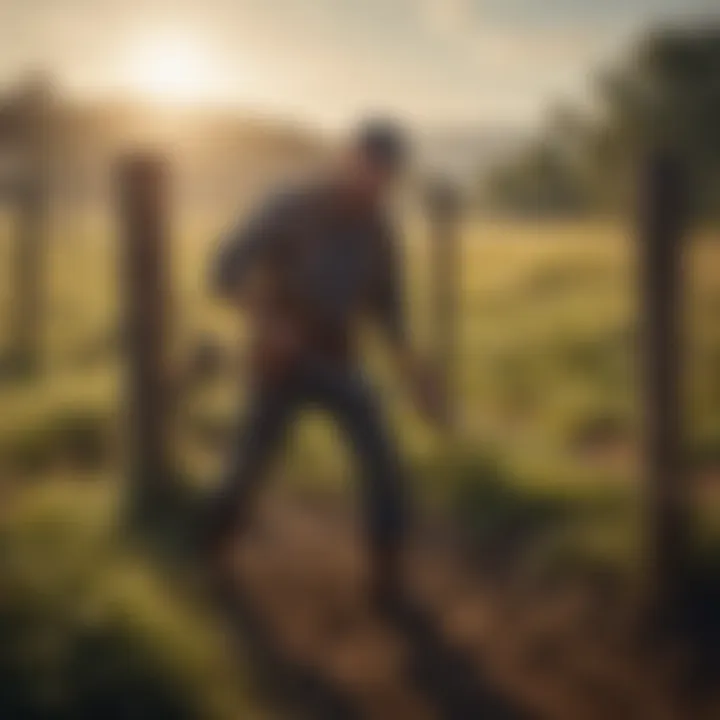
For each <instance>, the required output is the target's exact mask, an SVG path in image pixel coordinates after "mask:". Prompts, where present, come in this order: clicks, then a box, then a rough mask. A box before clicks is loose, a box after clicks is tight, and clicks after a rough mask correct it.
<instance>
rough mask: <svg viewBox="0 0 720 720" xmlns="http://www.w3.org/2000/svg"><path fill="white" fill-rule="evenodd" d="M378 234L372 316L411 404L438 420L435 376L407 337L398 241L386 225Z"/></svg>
mask: <svg viewBox="0 0 720 720" xmlns="http://www.w3.org/2000/svg"><path fill="white" fill-rule="evenodd" d="M382 233H383V236H382V238H381V240H382V242H381V243H380V251H381V253H382V257H381V262H380V268H381V270H380V277H379V282H378V288H377V295H376V298H375V311H376V316H377V319H378V322H379V324H380V326H381V327H382V329H383V331H384V334H385V337H386V338H387V340H388V343H389V345H390V348H391V351H392V354H393V359H394V362H395V365H396V368H397V372H398V375H399V377H401V378H403V379H404V380H407V381H408V382H409V385H410V391H411V393H412V396H413V399H414V401H415V404H416V405H417V406H418V408H419V409H420V411H421V412H422V413H423V414H424V415H426V416H427V417H428V418H429V419H431V420H433V421H435V422H442V421H443V420H444V410H445V405H446V403H445V402H444V399H443V393H442V392H441V389H440V387H439V385H438V383H437V378H436V375H435V373H434V372H432V369H431V368H430V367H429V365H428V364H427V363H426V362H425V361H424V360H423V359H421V358H420V357H419V356H418V354H417V353H416V351H415V349H414V348H413V347H412V343H411V342H410V340H409V337H408V332H407V319H406V312H405V298H404V286H403V284H404V283H403V276H404V272H403V270H404V268H403V262H402V260H401V257H400V241H399V239H398V237H397V234H396V233H395V232H394V231H393V230H392V228H391V227H389V226H386V227H385V228H383V230H382Z"/></svg>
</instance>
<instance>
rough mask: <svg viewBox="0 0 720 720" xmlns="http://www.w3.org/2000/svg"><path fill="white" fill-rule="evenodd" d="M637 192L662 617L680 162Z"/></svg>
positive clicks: (674, 589) (671, 463)
mask: <svg viewBox="0 0 720 720" xmlns="http://www.w3.org/2000/svg"><path fill="white" fill-rule="evenodd" d="M640 192H641V207H640V213H639V215H640V217H639V240H640V247H639V274H640V277H639V280H640V283H639V287H640V302H641V308H640V321H641V336H642V348H641V351H642V352H641V368H640V370H641V373H640V382H641V391H642V395H643V397H642V413H643V457H642V460H643V472H644V481H645V501H644V502H645V508H644V510H645V512H646V526H645V531H646V548H645V562H646V568H647V572H648V578H647V580H648V583H647V590H648V592H649V597H648V600H649V602H650V606H651V608H653V610H654V611H656V612H657V615H658V616H659V617H660V618H664V617H666V616H667V614H668V613H669V612H672V610H673V608H674V607H675V604H676V601H677V599H678V594H679V592H680V591H681V589H682V587H683V584H684V579H685V572H686V562H687V555H686V553H687V550H688V548H687V543H688V538H687V531H688V526H687V522H688V520H687V516H686V488H685V487H684V482H683V480H684V478H683V445H682V432H681V430H682V427H681V416H682V408H681V374H682V373H681V368H682V363H681V358H682V350H681V348H682V334H681V324H680V320H681V315H682V262H683V240H684V235H685V233H686V231H687V225H688V219H689V218H688V214H689V213H688V209H689V208H688V202H689V197H688V187H687V178H686V175H685V172H684V169H683V166H682V163H681V162H680V161H679V160H678V159H677V158H675V157H674V156H673V155H671V154H668V153H655V154H654V155H653V156H651V158H650V159H649V161H648V162H647V164H646V167H645V168H644V171H643V177H642V187H641V188H640ZM661 622H662V620H661Z"/></svg>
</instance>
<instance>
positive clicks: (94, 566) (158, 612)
mask: <svg viewBox="0 0 720 720" xmlns="http://www.w3.org/2000/svg"><path fill="white" fill-rule="evenodd" d="M103 492H105V495H101V494H99V491H98V490H97V489H96V488H94V489H93V490H92V491H91V492H90V494H88V491H87V488H85V489H84V491H83V497H82V498H79V496H78V493H77V489H76V488H73V487H72V486H67V485H55V486H53V487H50V488H48V487H40V488H36V489H34V490H32V493H31V496H30V497H29V499H28V498H26V499H24V500H21V502H20V504H19V505H18V507H17V508H14V509H13V511H12V512H11V513H10V514H9V515H8V516H6V518H5V519H4V520H3V522H2V524H1V525H0V565H1V572H0V638H1V639H0V698H1V699H0V716H2V717H4V718H8V719H12V720H15V719H18V720H21V719H24V718H53V720H57V719H64V718H67V719H68V720H70V719H71V718H72V720H82V719H83V718H88V720H89V719H90V718H93V719H96V718H104V719H105V718H110V719H113V718H117V719H118V720H120V719H124V718H133V719H136V718H148V719H151V718H152V719H155V718H168V720H172V719H174V718H178V719H182V720H184V719H188V720H191V719H194V718H197V720H209V719H212V718H218V719H219V720H220V719H223V718H230V717H238V715H240V714H242V715H243V716H244V717H247V713H246V712H242V713H241V712H240V711H246V710H248V706H247V704H246V703H244V702H243V699H242V697H241V696H240V694H239V693H238V691H237V688H236V678H234V677H233V673H232V672H231V669H232V663H230V662H229V658H228V657H227V656H226V649H225V648H224V647H223V643H222V642H221V641H220V638H219V636H217V635H216V631H215V629H214V628H213V626H212V623H210V622H208V621H207V620H206V619H205V618H204V616H203V615H202V613H200V612H199V610H198V609H197V608H196V607H193V605H192V603H191V602H190V600H189V599H188V598H184V596H183V594H182V593H178V592H173V590H172V589H171V588H169V587H168V586H167V584H166V583H164V582H163V581H162V580H161V579H160V577H159V576H158V574H157V573H156V572H153V570H152V568H151V567H150V566H149V565H148V564H147V563H146V562H145V561H144V560H143V559H141V558H138V557H137V556H135V555H133V554H132V553H131V552H130V551H129V549H128V548H127V547H125V546H124V543H123V542H122V541H121V540H120V539H119V538H117V537H116V536H115V534H114V533H111V532H110V531H109V529H108V528H109V527H110V526H111V523H110V522H108V521H109V520H110V519H111V507H112V504H111V503H110V502H108V499H107V494H108V493H107V490H106V489H103ZM176 590H177V589H176Z"/></svg>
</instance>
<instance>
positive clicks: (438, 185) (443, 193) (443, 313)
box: [426, 179, 460, 432]
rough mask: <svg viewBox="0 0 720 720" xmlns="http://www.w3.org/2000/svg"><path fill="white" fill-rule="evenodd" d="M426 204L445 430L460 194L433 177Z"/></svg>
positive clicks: (452, 367)
mask: <svg viewBox="0 0 720 720" xmlns="http://www.w3.org/2000/svg"><path fill="white" fill-rule="evenodd" d="M426 205H427V212H428V217H429V220H430V225H431V240H430V242H431V262H432V270H431V272H432V280H431V287H432V292H433V309H432V313H433V318H432V323H433V335H434V337H433V346H434V351H435V363H436V367H437V369H438V371H439V373H440V375H441V378H442V382H443V386H444V391H445V398H446V403H447V405H446V408H445V414H446V419H447V422H448V429H449V430H450V431H451V432H452V431H454V430H455V429H456V428H457V420H458V417H457V414H458V413H457V402H456V392H455V390H456V388H455V373H456V371H457V367H456V361H457V336H458V295H459V284H460V283H459V278H460V237H459V235H460V233H459V220H460V197H459V193H458V190H457V188H456V187H455V186H454V185H453V184H452V183H451V182H450V181H447V180H442V179H436V180H435V181H434V182H432V183H431V184H430V186H429V187H428V189H427V196H426Z"/></svg>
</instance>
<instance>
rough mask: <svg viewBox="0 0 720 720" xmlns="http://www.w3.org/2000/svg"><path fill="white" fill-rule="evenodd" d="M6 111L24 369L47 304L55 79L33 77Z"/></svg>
mask: <svg viewBox="0 0 720 720" xmlns="http://www.w3.org/2000/svg"><path fill="white" fill-rule="evenodd" d="M6 110H7V118H8V120H7V127H6V128H4V129H5V137H4V138H3V139H4V141H5V144H6V146H7V147H9V148H10V150H11V152H12V153H13V155H14V156H15V158H16V159H17V161H18V163H19V165H18V167H16V168H15V170H16V173H17V175H16V177H14V178H13V179H12V181H11V182H12V188H9V190H10V192H11V193H12V197H13V200H14V202H15V204H16V207H17V223H18V229H17V241H16V243H15V247H14V251H15V260H14V263H13V266H14V270H15V279H14V280H15V287H14V303H13V316H12V323H11V328H12V335H13V362H14V364H15V365H16V366H17V368H18V369H19V370H22V371H23V372H32V371H34V370H36V369H37V368H38V366H39V364H40V353H41V339H42V329H43V314H44V304H45V301H44V297H43V296H44V289H45V288H44V286H45V273H44V266H45V263H44V255H45V253H46V243H45V238H46V235H47V223H48V213H49V193H50V158H51V141H52V137H51V136H52V132H53V123H52V114H53V91H52V83H51V81H50V80H49V79H48V78H46V77H44V76H40V77H37V78H34V79H32V80H31V81H29V82H28V83H27V84H26V85H25V86H23V87H22V88H21V89H20V90H19V92H18V94H17V96H16V97H13V98H12V99H11V101H10V103H9V104H8V106H7V108H6Z"/></svg>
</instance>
